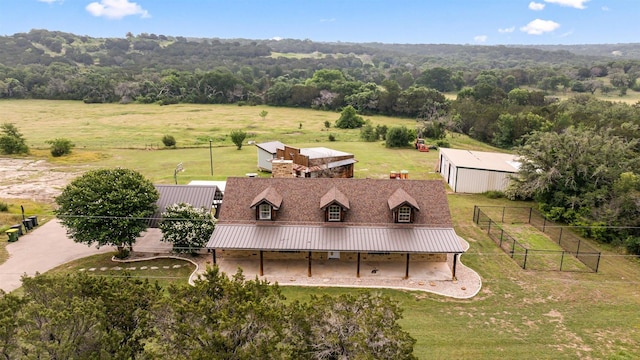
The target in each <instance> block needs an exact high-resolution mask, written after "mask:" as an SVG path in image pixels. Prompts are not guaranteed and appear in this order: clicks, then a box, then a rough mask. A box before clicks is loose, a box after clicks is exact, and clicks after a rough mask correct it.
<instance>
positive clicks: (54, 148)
mask: <svg viewBox="0 0 640 360" xmlns="http://www.w3.org/2000/svg"><path fill="white" fill-rule="evenodd" d="M45 143H47V144H49V145H51V155H52V156H53V157H59V156H63V155H68V154H71V149H73V148H74V147H75V146H76V145H75V144H74V143H72V142H71V140H69V139H64V138H58V139H53V140H47V141H45Z"/></svg>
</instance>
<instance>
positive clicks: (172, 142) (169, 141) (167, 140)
mask: <svg viewBox="0 0 640 360" xmlns="http://www.w3.org/2000/svg"><path fill="white" fill-rule="evenodd" d="M162 143H163V144H164V146H166V147H176V138H174V137H173V136H171V135H165V136H163V137H162Z"/></svg>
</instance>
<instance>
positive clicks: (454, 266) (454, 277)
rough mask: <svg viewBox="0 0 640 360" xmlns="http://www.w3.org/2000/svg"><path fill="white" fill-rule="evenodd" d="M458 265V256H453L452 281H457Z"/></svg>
mask: <svg viewBox="0 0 640 360" xmlns="http://www.w3.org/2000/svg"><path fill="white" fill-rule="evenodd" d="M456 265H458V254H453V271H452V272H451V275H452V278H451V280H456Z"/></svg>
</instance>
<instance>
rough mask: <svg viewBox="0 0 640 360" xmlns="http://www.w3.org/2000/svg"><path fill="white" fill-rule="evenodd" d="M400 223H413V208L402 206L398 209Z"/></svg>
mask: <svg viewBox="0 0 640 360" xmlns="http://www.w3.org/2000/svg"><path fill="white" fill-rule="evenodd" d="M398 222H401V223H408V222H411V208H410V207H409V206H400V207H399V208H398Z"/></svg>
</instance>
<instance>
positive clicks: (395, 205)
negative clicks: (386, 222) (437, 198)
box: [388, 188, 420, 224]
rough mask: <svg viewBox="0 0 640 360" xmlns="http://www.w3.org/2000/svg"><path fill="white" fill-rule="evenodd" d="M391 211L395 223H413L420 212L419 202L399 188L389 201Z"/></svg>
mask: <svg viewBox="0 0 640 360" xmlns="http://www.w3.org/2000/svg"><path fill="white" fill-rule="evenodd" d="M388 203H389V210H391V212H392V214H393V221H394V222H396V223H405V224H406V223H412V222H413V221H414V219H415V212H416V211H420V207H419V206H418V202H417V201H416V199H414V198H413V197H412V196H411V195H409V194H407V192H406V191H404V190H403V189H402V188H398V189H397V190H396V191H395V192H394V193H393V194H391V196H390V197H389V200H388Z"/></svg>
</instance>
